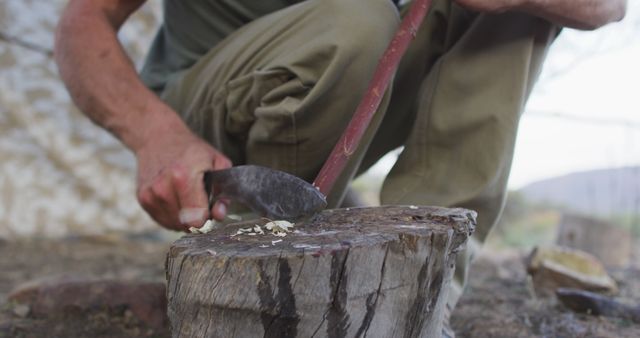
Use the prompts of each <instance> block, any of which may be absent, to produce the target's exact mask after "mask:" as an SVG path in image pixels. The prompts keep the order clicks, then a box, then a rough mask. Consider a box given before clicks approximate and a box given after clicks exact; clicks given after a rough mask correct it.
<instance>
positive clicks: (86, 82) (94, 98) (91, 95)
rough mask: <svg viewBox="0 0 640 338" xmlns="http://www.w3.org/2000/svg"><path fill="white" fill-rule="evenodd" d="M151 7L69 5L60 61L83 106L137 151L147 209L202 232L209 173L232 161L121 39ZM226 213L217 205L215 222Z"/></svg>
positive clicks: (121, 1)
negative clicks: (182, 113) (155, 84)
mask: <svg viewBox="0 0 640 338" xmlns="http://www.w3.org/2000/svg"><path fill="white" fill-rule="evenodd" d="M143 3H144V0H71V1H69V4H68V6H67V8H66V9H65V11H64V13H63V15H62V18H61V20H60V23H59V24H58V28H57V31H56V43H55V59H56V62H57V64H58V67H59V69H60V74H61V77H62V79H63V81H64V82H65V84H66V85H67V88H68V89H69V92H70V93H71V96H72V98H73V100H74V102H75V103H76V104H77V106H78V107H79V108H80V109H81V110H82V111H83V112H84V113H85V114H86V115H87V116H89V118H91V119H92V120H93V121H94V122H95V123H97V124H98V125H100V126H102V127H104V128H105V129H107V130H109V131H110V132H111V133H113V134H114V135H115V136H116V137H118V138H119V139H120V140H121V141H122V142H123V143H124V144H125V145H126V146H127V147H129V148H130V149H131V150H132V151H133V152H134V153H135V155H136V158H137V161H138V193H137V195H138V200H139V201H140V204H141V205H142V206H143V208H144V209H145V210H146V211H147V212H148V213H149V214H150V215H151V216H152V217H153V218H154V219H155V220H156V221H158V222H159V223H160V224H161V225H163V226H165V227H168V228H172V229H176V230H184V229H185V228H186V227H187V226H197V227H199V226H201V225H202V223H203V222H204V220H205V219H206V217H207V216H208V214H209V213H208V210H207V205H208V203H207V197H206V196H205V192H204V188H203V184H202V177H203V172H204V171H206V170H211V169H223V168H227V167H230V166H231V162H230V161H229V159H227V158H226V157H225V156H224V155H222V154H221V153H220V152H218V151H217V150H215V149H214V148H212V147H211V146H210V145H209V144H207V143H206V142H205V141H203V140H202V139H200V138H199V137H197V136H196V135H194V134H193V133H192V132H191V131H190V130H189V128H188V127H187V126H186V125H185V124H184V122H183V121H182V120H181V119H180V117H179V116H178V115H177V114H176V113H175V112H174V111H173V110H172V109H171V108H170V107H169V106H167V105H166V104H164V103H163V102H162V101H161V100H160V99H159V98H158V97H157V96H156V95H155V94H154V93H153V92H151V91H150V90H148V89H147V88H146V87H145V86H144V84H143V83H142V81H141V80H140V79H139V77H138V75H137V73H136V70H135V68H134V67H133V65H132V63H131V61H130V60H129V58H128V57H127V56H126V54H125V52H124V50H123V48H122V46H121V44H120V43H119V41H118V39H117V36H116V34H117V31H118V29H119V28H120V27H121V26H122V24H123V23H124V22H125V20H126V19H127V18H128V17H129V15H130V14H131V13H133V12H134V11H135V10H137V9H138V8H139V7H140V6H141V5H142V4H143ZM181 211H182V213H181ZM224 213H225V210H224V205H222V204H218V205H216V207H215V208H214V216H215V217H216V218H218V219H221V218H223V217H224ZM180 215H182V216H183V217H182V218H183V219H182V221H181V220H180ZM185 217H186V219H185Z"/></svg>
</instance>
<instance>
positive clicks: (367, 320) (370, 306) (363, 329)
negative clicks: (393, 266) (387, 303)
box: [356, 243, 390, 338]
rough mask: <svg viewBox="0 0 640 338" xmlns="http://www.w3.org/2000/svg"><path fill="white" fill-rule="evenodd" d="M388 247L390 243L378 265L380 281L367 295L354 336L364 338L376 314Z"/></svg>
mask: <svg viewBox="0 0 640 338" xmlns="http://www.w3.org/2000/svg"><path fill="white" fill-rule="evenodd" d="M389 247H390V245H389V244H388V243H387V245H386V249H385V250H384V257H383V258H382V266H381V267H380V282H379V283H378V289H377V290H376V292H375V293H372V294H371V295H369V297H367V302H366V312H365V315H364V318H363V320H362V324H361V325H360V328H358V331H357V332H356V337H360V336H364V337H365V338H366V337H367V333H368V331H369V327H370V326H371V321H372V320H373V317H374V316H375V314H376V306H377V305H378V298H380V292H381V289H382V282H383V280H384V268H385V266H386V264H387V256H388V255H389ZM374 295H375V297H376V298H375V299H374V300H373V302H371V299H369V298H370V297H371V296H374Z"/></svg>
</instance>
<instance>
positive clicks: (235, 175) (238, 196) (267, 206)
mask: <svg viewBox="0 0 640 338" xmlns="http://www.w3.org/2000/svg"><path fill="white" fill-rule="evenodd" d="M204 181H205V190H207V194H209V196H210V202H211V197H213V196H214V195H215V197H216V198H220V197H225V198H229V199H231V200H233V201H237V202H240V203H242V204H244V205H246V206H247V207H249V208H251V210H253V211H255V212H257V213H259V214H260V215H263V216H266V217H269V218H272V219H287V220H297V219H300V218H302V217H305V216H308V215H311V214H314V213H316V212H318V211H320V210H322V209H324V208H325V207H326V206H327V201H326V198H325V196H324V195H323V194H322V193H320V191H318V189H316V188H315V187H314V186H313V185H311V184H309V183H308V182H306V181H304V180H302V179H300V178H298V177H296V176H294V175H291V174H288V173H285V172H283V171H279V170H274V169H270V168H267V167H261V166H257V165H241V166H236V167H233V168H230V169H225V170H217V171H207V172H205V176H204Z"/></svg>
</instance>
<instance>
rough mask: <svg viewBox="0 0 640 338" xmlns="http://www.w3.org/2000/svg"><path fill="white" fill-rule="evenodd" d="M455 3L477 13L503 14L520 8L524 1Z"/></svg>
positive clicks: (481, 0)
mask: <svg viewBox="0 0 640 338" xmlns="http://www.w3.org/2000/svg"><path fill="white" fill-rule="evenodd" d="M455 2H456V3H458V5H460V6H462V7H464V8H466V9H470V10H472V11H476V12H483V13H502V12H505V11H508V10H513V9H516V8H518V7H519V6H520V5H521V4H522V2H523V0H455Z"/></svg>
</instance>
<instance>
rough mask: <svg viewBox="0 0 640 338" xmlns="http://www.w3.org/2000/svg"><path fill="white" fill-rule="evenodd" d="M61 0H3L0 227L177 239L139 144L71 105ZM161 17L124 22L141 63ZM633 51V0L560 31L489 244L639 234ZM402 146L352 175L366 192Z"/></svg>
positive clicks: (29, 232) (37, 233)
mask: <svg viewBox="0 0 640 338" xmlns="http://www.w3.org/2000/svg"><path fill="white" fill-rule="evenodd" d="M64 4H65V1H63V0H57V1H37V0H24V1H17V0H2V1H0V74H1V76H0V113H1V114H0V173H2V175H1V176H0V238H5V239H9V238H24V237H28V238H34V237H43V238H61V237H65V236H69V235H100V234H108V233H113V232H126V233H137V234H153V235H154V236H169V237H172V236H174V237H175V234H171V233H169V232H166V231H164V230H160V229H159V228H158V227H156V226H155V225H153V222H152V221H151V220H150V219H149V218H148V217H147V216H146V214H145V213H144V212H143V211H142V209H141V208H140V207H139V206H138V204H137V202H136V200H135V194H134V191H135V181H134V178H135V161H134V158H133V156H132V155H131V154H130V153H129V152H128V151H127V150H126V149H125V148H123V147H122V145H120V144H119V143H118V141H117V140H115V139H114V138H113V137H112V136H111V135H109V134H108V133H106V132H105V131H103V130H102V129H100V128H98V127H96V126H94V125H93V124H92V123H91V122H90V121H89V120H88V119H87V118H85V117H84V116H83V115H82V114H80V113H79V112H78V111H77V110H76V109H75V108H74V107H73V105H72V104H71V103H70V99H69V96H68V94H67V93H66V91H65V89H64V86H63V85H62V83H61V82H60V80H59V78H58V75H57V70H56V67H55V64H54V62H53V60H52V49H53V31H54V27H55V24H56V21H57V18H58V16H59V14H60V12H61V10H62V7H63V6H64ZM161 16H162V13H161V8H160V2H159V1H150V2H148V3H147V4H146V5H145V6H144V8H143V9H142V10H140V11H138V12H137V13H136V14H135V16H134V17H133V18H132V20H129V21H128V22H127V24H126V25H125V27H124V28H123V29H122V31H121V33H120V38H121V40H122V42H123V43H124V45H125V47H126V49H127V51H128V53H129V54H130V55H131V58H132V60H133V62H134V63H135V64H136V65H137V66H138V67H140V66H141V63H142V61H143V58H144V54H145V51H146V49H147V48H148V46H149V44H150V41H151V39H152V37H153V35H154V33H155V30H156V28H157V26H158V24H159V22H160V19H161ZM639 59H640V4H639V3H638V2H630V3H629V9H628V12H627V16H626V18H625V19H624V20H623V21H622V22H620V23H616V24H611V25H608V26H606V27H604V28H602V29H600V30H597V31H594V32H580V31H575V30H570V29H566V30H565V31H564V32H563V33H562V34H561V35H560V37H559V39H558V40H557V41H556V43H555V44H554V46H553V48H552V49H551V52H550V54H549V56H548V60H547V62H546V64H545V68H544V70H543V73H542V75H541V77H540V80H539V82H538V85H537V87H536V88H535V90H534V92H533V94H532V96H531V98H530V100H529V102H528V105H527V108H526V112H525V114H524V115H523V117H522V122H521V126H520V130H519V135H518V142H517V147H516V154H515V159H514V163H513V170H512V173H511V177H510V181H509V189H510V193H509V196H510V198H509V200H508V202H507V207H506V209H505V214H504V217H503V219H502V221H501V224H500V226H499V227H498V228H497V229H496V230H495V231H494V233H493V234H492V236H491V238H490V240H489V243H490V244H491V245H492V246H493V247H495V248H504V247H515V248H526V247H528V246H531V245H534V244H537V243H550V242H553V241H555V240H556V238H557V237H558V234H559V231H560V228H561V224H562V222H563V220H564V219H565V218H566V217H569V216H571V217H573V216H575V217H583V218H588V219H590V220H593V221H597V222H601V223H606V224H607V226H611V227H614V228H616V229H618V228H619V229H620V231H623V233H625V234H626V233H628V234H629V235H630V236H631V235H633V236H638V235H639V234H640V108H639V107H638V103H637V100H638V98H637V97H638V94H637V93H638V86H637V84H636V83H637V79H638V78H640V67H638V66H637V65H636V64H635V63H636V62H637V61H636V60H639ZM399 151H400V149H399V150H397V151H395V152H392V153H390V154H389V155H387V156H386V157H385V158H384V159H383V160H382V161H380V163H378V165H376V166H375V167H373V168H372V169H371V170H370V171H369V172H367V173H366V174H365V175H363V176H362V177H360V178H359V179H358V180H357V181H356V182H355V186H356V187H357V189H358V190H360V191H361V192H362V193H363V194H364V195H365V197H366V199H367V201H368V202H369V203H372V204H377V203H378V197H377V193H378V189H379V187H380V184H381V182H382V180H383V178H384V176H385V174H386V172H387V171H388V170H389V169H390V167H391V166H392V165H393V163H394V160H395V158H396V156H397V154H398V153H399Z"/></svg>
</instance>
